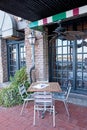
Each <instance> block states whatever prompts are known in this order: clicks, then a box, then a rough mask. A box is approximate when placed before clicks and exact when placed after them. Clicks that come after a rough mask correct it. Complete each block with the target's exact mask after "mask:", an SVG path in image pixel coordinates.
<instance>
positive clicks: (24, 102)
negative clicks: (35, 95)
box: [20, 101, 26, 115]
mask: <svg viewBox="0 0 87 130" xmlns="http://www.w3.org/2000/svg"><path fill="white" fill-rule="evenodd" d="M25 102H26V101H24V103H23V106H22V109H21V112H20V115H22V113H23V109H24V106H25Z"/></svg>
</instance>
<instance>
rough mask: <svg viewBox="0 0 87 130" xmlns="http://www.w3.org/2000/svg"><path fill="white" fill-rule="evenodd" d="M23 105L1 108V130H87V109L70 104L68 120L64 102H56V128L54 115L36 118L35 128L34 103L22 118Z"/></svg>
mask: <svg viewBox="0 0 87 130" xmlns="http://www.w3.org/2000/svg"><path fill="white" fill-rule="evenodd" d="M21 107H22V106H21V105H20V106H16V107H11V108H3V107H0V130H87V107H82V106H77V105H74V104H69V111H70V119H68V117H67V114H66V111H65V108H64V105H63V103H62V102H56V111H57V114H56V127H55V128H53V126H52V115H50V114H49V113H46V115H45V118H44V119H41V118H40V117H38V116H37V117H36V119H37V120H36V126H33V102H30V103H29V104H28V106H27V107H26V108H25V109H24V111H23V115H22V116H20V110H21Z"/></svg>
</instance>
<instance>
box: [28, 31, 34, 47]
mask: <svg viewBox="0 0 87 130" xmlns="http://www.w3.org/2000/svg"><path fill="white" fill-rule="evenodd" d="M28 39H29V43H30V45H34V44H35V40H36V37H35V33H34V31H32V32H31V33H30V34H29V36H28Z"/></svg>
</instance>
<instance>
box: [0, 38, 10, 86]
mask: <svg viewBox="0 0 87 130" xmlns="http://www.w3.org/2000/svg"><path fill="white" fill-rule="evenodd" d="M6 81H8V73H7V47H6V41H5V40H3V39H1V40H0V83H3V82H6Z"/></svg>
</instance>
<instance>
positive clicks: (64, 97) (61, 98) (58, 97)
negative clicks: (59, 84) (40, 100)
mask: <svg viewBox="0 0 87 130" xmlns="http://www.w3.org/2000/svg"><path fill="white" fill-rule="evenodd" d="M70 90H71V85H70V86H68V87H67V91H65V92H60V93H57V92H54V93H53V99H54V100H58V101H63V103H64V105H65V109H66V112H67V115H68V117H69V116H70V114H69V110H68V106H67V101H68V97H69V94H70Z"/></svg>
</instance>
